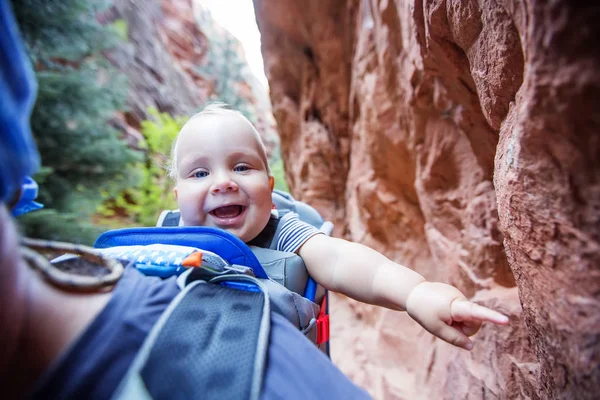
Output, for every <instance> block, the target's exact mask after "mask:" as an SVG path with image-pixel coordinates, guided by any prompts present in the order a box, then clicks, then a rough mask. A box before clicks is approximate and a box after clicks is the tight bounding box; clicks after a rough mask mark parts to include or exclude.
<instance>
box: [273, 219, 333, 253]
mask: <svg viewBox="0 0 600 400" xmlns="http://www.w3.org/2000/svg"><path fill="white" fill-rule="evenodd" d="M280 224H281V227H280V229H279V238H278V239H277V247H276V249H277V250H280V251H287V252H290V253H296V252H297V251H298V249H299V248H300V247H302V245H303V244H304V243H306V241H307V240H308V239H310V238H311V237H313V236H314V235H318V234H320V233H323V232H321V231H320V230H318V229H317V228H315V227H314V226H312V225H310V224H307V223H306V222H304V221H301V220H300V219H299V218H298V214H296V213H291V212H290V213H288V214H286V215H285V216H284V217H283V218H282V219H281V222H280Z"/></svg>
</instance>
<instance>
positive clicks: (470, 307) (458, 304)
mask: <svg viewBox="0 0 600 400" xmlns="http://www.w3.org/2000/svg"><path fill="white" fill-rule="evenodd" d="M451 313H452V319H453V320H455V321H481V322H492V323H494V324H497V325H507V324H508V317H507V316H506V315H504V314H500V313H499V312H497V311H494V310H490V309H489V308H487V307H484V306H480V305H479V304H475V303H471V302H470V301H468V300H456V301H454V302H452V308H451Z"/></svg>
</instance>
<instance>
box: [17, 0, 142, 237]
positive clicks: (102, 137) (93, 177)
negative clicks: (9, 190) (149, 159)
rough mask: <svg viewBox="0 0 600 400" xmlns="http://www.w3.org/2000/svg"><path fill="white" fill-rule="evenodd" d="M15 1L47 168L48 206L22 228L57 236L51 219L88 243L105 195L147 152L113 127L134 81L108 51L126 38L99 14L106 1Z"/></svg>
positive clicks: (134, 176) (44, 196)
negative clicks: (35, 91)
mask: <svg viewBox="0 0 600 400" xmlns="http://www.w3.org/2000/svg"><path fill="white" fill-rule="evenodd" d="M12 4H13V9H14V12H15V16H16V18H17V21H18V23H19V26H20V29H21V32H22V34H23V37H24V39H25V42H26V45H27V49H28V53H29V56H30V58H31V60H32V63H33V65H34V67H35V70H36V77H37V80H38V97H37V101H36V104H35V107H34V110H33V112H32V115H31V127H32V131H33V134H34V137H35V139H36V142H37V145H38V148H39V151H40V154H41V156H42V165H43V168H42V170H41V171H40V173H39V174H38V175H36V176H35V179H36V180H37V181H38V182H39V184H40V196H39V200H40V201H41V202H42V203H44V205H45V207H46V211H45V212H41V213H39V214H38V215H37V216H31V217H28V218H23V219H22V223H21V225H22V229H24V230H25V231H26V232H28V231H32V233H35V236H37V237H50V236H52V235H55V233H51V232H50V231H49V228H47V229H40V228H39V227H40V226H42V225H44V224H46V225H44V226H48V227H50V226H53V227H56V229H63V228H64V229H65V230H64V231H62V232H61V233H60V235H61V237H63V239H68V240H72V241H81V240H80V239H81V238H82V235H84V233H82V232H83V230H85V229H88V228H89V229H88V231H89V232H92V231H93V230H94V229H93V227H92V225H91V218H92V216H93V214H94V213H95V212H96V210H97V208H98V206H99V205H100V204H101V203H102V202H103V201H104V199H105V198H106V197H111V196H116V195H117V194H118V193H120V192H121V191H122V190H123V189H124V188H126V187H129V186H132V185H135V184H136V182H137V181H138V180H139V179H140V174H139V173H136V172H135V171H134V170H132V169H131V166H132V164H133V163H134V162H136V161H139V160H140V159H141V157H140V154H139V153H137V152H134V151H132V150H130V149H129V148H128V147H127V145H126V143H125V142H124V141H123V140H122V139H121V138H120V137H119V132H118V131H117V130H115V129H114V128H112V127H111V125H110V120H111V118H113V117H114V116H115V113H116V112H117V111H119V110H123V108H124V103H125V96H126V90H127V85H126V81H125V77H124V76H123V75H121V74H119V73H118V72H117V71H116V70H115V69H114V68H113V67H112V65H111V64H110V63H109V62H108V60H107V59H106V58H105V56H104V54H103V53H104V52H105V51H107V50H108V49H110V48H112V47H114V46H115V45H116V44H117V43H118V42H119V40H120V39H119V35H118V33H117V29H116V28H115V27H113V26H102V25H101V24H100V23H99V22H98V20H97V18H96V15H97V14H98V12H100V11H102V10H103V9H105V8H106V7H107V6H108V2H107V1H99V0H13V2H12ZM63 220H64V221H63ZM44 221H45V222H44ZM61 221H63V222H64V224H63V222H61ZM88 225H89V226H88ZM84 226H85V228H84ZM71 227H73V229H72V231H71V233H68V232H67V230H69V229H70V228H71ZM70 235H74V236H70ZM88 239H89V238H88ZM88 239H86V241H87V240H88Z"/></svg>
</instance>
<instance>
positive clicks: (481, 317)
mask: <svg viewBox="0 0 600 400" xmlns="http://www.w3.org/2000/svg"><path fill="white" fill-rule="evenodd" d="M406 311H407V312H408V314H409V315H410V316H411V317H412V318H413V319H414V320H416V321H417V322H418V323H419V324H421V326H423V328H425V329H426V330H427V331H428V332H429V333H431V334H433V335H435V336H437V337H439V338H440V339H442V340H445V341H446V342H448V343H450V344H453V345H455V346H458V347H461V348H463V349H466V350H471V349H472V348H473V342H471V340H470V339H469V336H472V335H474V334H475V333H477V331H479V328H480V327H481V324H482V323H483V322H492V323H494V324H498V325H506V324H508V317H507V316H505V315H502V314H500V313H498V312H496V311H493V310H490V309H489V308H487V307H483V306H480V305H478V304H475V303H472V302H470V301H469V300H467V298H466V297H465V296H464V295H463V294H462V293H461V292H460V291H459V290H458V289H456V288H455V287H453V286H450V285H446V284H444V283H435V282H423V283H421V284H419V285H417V286H416V287H415V288H413V290H412V291H411V293H410V294H409V296H408V299H407V301H406Z"/></svg>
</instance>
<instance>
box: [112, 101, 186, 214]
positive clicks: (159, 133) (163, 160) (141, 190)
mask: <svg viewBox="0 0 600 400" xmlns="http://www.w3.org/2000/svg"><path fill="white" fill-rule="evenodd" d="M148 112H149V114H150V115H151V116H152V118H153V120H148V121H144V122H142V133H143V134H144V138H145V139H146V143H145V147H146V158H145V160H144V162H141V163H138V164H137V165H136V170H138V171H140V172H141V174H142V180H141V183H140V185H139V186H138V187H136V188H129V189H126V190H125V191H124V192H123V193H121V194H120V195H119V196H118V197H117V198H116V199H114V201H113V202H111V203H109V204H107V206H105V207H103V213H104V215H107V216H110V215H112V214H113V213H114V212H115V210H118V209H122V210H124V213H125V214H126V215H128V216H129V217H130V218H131V219H133V221H134V223H136V224H141V225H146V226H152V225H154V224H155V223H156V220H157V218H158V215H159V214H160V211H162V210H165V209H174V208H177V203H176V201H175V196H174V195H173V182H172V181H171V179H169V178H168V177H167V173H166V166H167V162H168V159H169V155H170V151H171V146H172V143H173V141H174V140H175V138H176V137H177V134H178V133H179V131H180V130H181V127H182V126H183V124H184V123H185V121H186V120H187V118H184V117H176V118H173V117H171V116H170V115H169V114H167V113H159V112H158V111H157V110H155V109H150V110H148Z"/></svg>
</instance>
